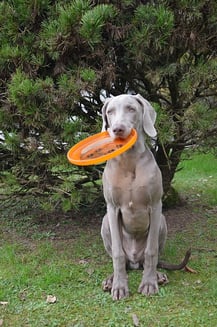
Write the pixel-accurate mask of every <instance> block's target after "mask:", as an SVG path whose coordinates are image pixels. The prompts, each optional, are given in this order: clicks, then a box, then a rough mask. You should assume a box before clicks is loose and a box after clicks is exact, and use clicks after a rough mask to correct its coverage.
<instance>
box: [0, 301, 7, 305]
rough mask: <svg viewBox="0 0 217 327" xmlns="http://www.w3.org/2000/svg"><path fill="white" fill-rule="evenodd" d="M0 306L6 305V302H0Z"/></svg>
mask: <svg viewBox="0 0 217 327" xmlns="http://www.w3.org/2000/svg"><path fill="white" fill-rule="evenodd" d="M0 304H1V305H7V304H8V302H6V301H0Z"/></svg>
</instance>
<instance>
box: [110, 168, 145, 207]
mask: <svg viewBox="0 0 217 327" xmlns="http://www.w3.org/2000/svg"><path fill="white" fill-rule="evenodd" d="M104 184H105V185H104V189H106V192H105V193H106V194H105V196H106V198H107V199H109V198H110V199H112V202H114V204H115V205H116V206H119V207H122V206H127V207H128V208H129V209H130V210H131V211H134V209H135V208H137V207H138V206H140V205H141V204H142V205H143V206H145V205H146V204H147V203H150V188H149V187H148V185H149V184H150V176H145V174H144V173H143V174H142V173H141V172H140V171H139V169H132V170H130V171H129V170H128V171H127V170H124V171H123V170H121V169H116V170H115V172H114V171H113V173H112V174H111V173H109V174H108V175H106V178H105V180H104Z"/></svg>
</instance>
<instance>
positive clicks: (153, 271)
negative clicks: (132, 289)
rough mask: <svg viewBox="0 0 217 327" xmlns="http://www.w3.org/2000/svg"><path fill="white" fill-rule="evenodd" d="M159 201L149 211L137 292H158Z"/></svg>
mask: <svg viewBox="0 0 217 327" xmlns="http://www.w3.org/2000/svg"><path fill="white" fill-rule="evenodd" d="M161 207H162V205H161V203H159V204H157V205H156V206H153V207H152V212H151V213H150V229H149V233H148V238H147V244H146V248H145V256H144V257H145V260H144V271H143V278H142V282H141V284H140V286H139V290H138V291H139V293H142V294H144V295H152V294H156V293H158V279H157V263H158V252H159V232H160V223H161V221H160V219H161Z"/></svg>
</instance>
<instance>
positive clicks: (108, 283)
mask: <svg viewBox="0 0 217 327" xmlns="http://www.w3.org/2000/svg"><path fill="white" fill-rule="evenodd" d="M113 278H114V274H112V275H110V276H108V277H107V278H106V279H105V280H104V281H103V282H102V289H103V291H104V292H111V290H112V284H113Z"/></svg>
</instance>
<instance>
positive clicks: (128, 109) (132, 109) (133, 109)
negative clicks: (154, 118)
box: [127, 106, 136, 113]
mask: <svg viewBox="0 0 217 327" xmlns="http://www.w3.org/2000/svg"><path fill="white" fill-rule="evenodd" d="M127 111H128V112H132V113H133V112H135V111H136V109H135V108H134V107H131V106H129V107H127Z"/></svg>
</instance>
